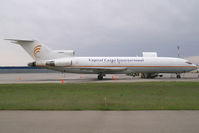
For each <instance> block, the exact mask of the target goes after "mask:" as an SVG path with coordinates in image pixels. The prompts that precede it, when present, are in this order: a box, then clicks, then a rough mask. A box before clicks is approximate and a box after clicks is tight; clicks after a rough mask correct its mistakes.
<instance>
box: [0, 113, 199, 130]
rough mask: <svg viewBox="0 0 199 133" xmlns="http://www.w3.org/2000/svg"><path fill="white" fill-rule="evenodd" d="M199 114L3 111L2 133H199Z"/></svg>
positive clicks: (0, 117)
mask: <svg viewBox="0 0 199 133" xmlns="http://www.w3.org/2000/svg"><path fill="white" fill-rule="evenodd" d="M198 123H199V111H0V132H1V133H198V131H199V126H198Z"/></svg>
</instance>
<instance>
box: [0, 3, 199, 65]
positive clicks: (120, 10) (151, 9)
mask: <svg viewBox="0 0 199 133" xmlns="http://www.w3.org/2000/svg"><path fill="white" fill-rule="evenodd" d="M198 6H199V1H198V0H18V1H17V0H1V5H0V35H1V40H0V56H1V63H0V65H12V64H13V65H26V63H27V62H29V61H31V58H30V57H29V56H28V55H27V54H26V52H25V51H23V49H22V48H20V47H19V46H17V45H12V44H10V43H9V42H7V41H3V40H2V39H4V38H17V39H36V40H38V41H40V42H42V43H43V44H45V45H47V46H49V47H51V48H53V49H73V50H75V51H76V55H77V56H136V55H139V56H141V53H142V52H143V51H157V52H158V55H159V56H176V55H177V48H176V47H177V45H180V46H181V54H182V56H183V57H187V56H194V55H199V26H198V25H199V8H198Z"/></svg>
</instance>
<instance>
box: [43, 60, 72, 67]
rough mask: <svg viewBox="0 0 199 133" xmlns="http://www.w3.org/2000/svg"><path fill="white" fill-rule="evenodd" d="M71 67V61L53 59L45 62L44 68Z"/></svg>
mask: <svg viewBox="0 0 199 133" xmlns="http://www.w3.org/2000/svg"><path fill="white" fill-rule="evenodd" d="M71 65H72V60H71V59H55V60H52V61H47V62H46V66H57V67H66V66H71Z"/></svg>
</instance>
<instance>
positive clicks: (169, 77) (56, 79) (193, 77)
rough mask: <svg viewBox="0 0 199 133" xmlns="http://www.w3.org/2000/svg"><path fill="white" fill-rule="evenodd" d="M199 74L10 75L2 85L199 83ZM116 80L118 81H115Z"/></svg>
mask: <svg viewBox="0 0 199 133" xmlns="http://www.w3.org/2000/svg"><path fill="white" fill-rule="evenodd" d="M198 76H199V74H198V73H186V74H182V78H181V79H176V75H175V74H164V76H163V77H162V78H160V77H158V78H155V79H141V78H139V77H131V76H127V75H124V74H114V75H106V76H105V77H104V80H101V81H99V80H98V79H97V74H70V73H65V74H62V73H15V74H12V73H9V74H0V84H7V83H61V82H62V80H63V81H64V83H87V82H89V83H96V82H97V83H101V82H151V81H196V82H198V81H199V77H198ZM115 79H116V80H115Z"/></svg>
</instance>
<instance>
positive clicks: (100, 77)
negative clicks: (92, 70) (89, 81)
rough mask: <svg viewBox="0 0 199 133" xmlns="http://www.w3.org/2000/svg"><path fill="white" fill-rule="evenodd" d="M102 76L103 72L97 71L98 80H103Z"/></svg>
mask: <svg viewBox="0 0 199 133" xmlns="http://www.w3.org/2000/svg"><path fill="white" fill-rule="evenodd" d="M104 76H105V74H103V73H99V74H98V77H97V78H98V79H99V80H103V78H104Z"/></svg>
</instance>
